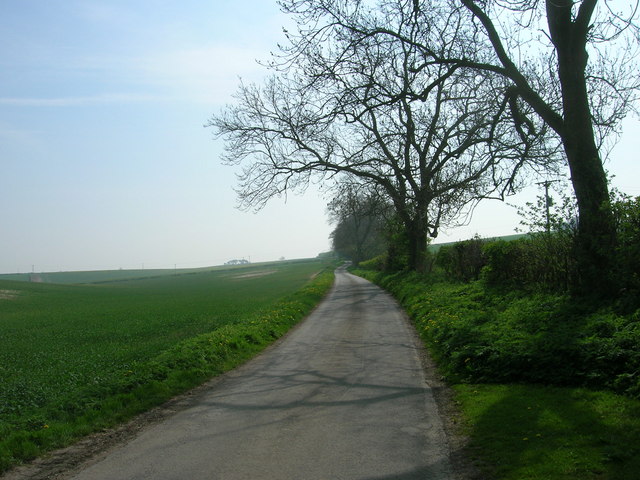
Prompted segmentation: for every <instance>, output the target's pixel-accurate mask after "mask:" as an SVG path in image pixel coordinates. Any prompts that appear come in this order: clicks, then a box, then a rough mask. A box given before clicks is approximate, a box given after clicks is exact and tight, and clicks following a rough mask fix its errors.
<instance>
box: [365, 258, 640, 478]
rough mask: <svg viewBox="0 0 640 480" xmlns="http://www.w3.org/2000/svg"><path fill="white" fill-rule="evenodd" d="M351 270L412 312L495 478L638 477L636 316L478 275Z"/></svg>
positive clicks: (639, 414)
mask: <svg viewBox="0 0 640 480" xmlns="http://www.w3.org/2000/svg"><path fill="white" fill-rule="evenodd" d="M355 273H358V274H361V275H362V276H364V277H366V278H369V279H370V280H373V281H375V282H376V283H378V284H380V285H381V286H383V287H385V288H387V289H388V290H389V291H390V292H391V293H392V294H393V295H394V296H395V297H396V298H397V299H398V300H399V302H400V303H401V305H402V306H403V307H404V308H405V310H406V311H407V313H408V314H409V315H410V316H411V318H412V320H413V321H414V324H415V325H416V329H417V331H418V333H419V334H420V335H421V337H422V339H423V340H424V342H425V345H426V346H427V348H428V349H429V351H430V352H431V353H432V355H433V357H434V359H435V360H436V362H437V363H438V366H439V368H440V370H441V373H442V374H443V375H444V376H445V378H446V379H447V380H448V382H449V383H450V384H452V385H453V386H454V389H455V391H456V396H457V399H458V402H459V406H460V409H461V411H462V414H463V416H464V418H465V428H466V431H467V433H468V434H469V436H470V438H471V442H472V446H473V449H474V450H473V451H474V452H475V453H476V455H477V458H478V459H479V460H480V463H481V465H484V466H485V467H486V470H487V472H488V473H489V474H490V475H491V477H492V478H495V479H509V480H511V479H513V480H516V479H517V480H528V479H531V480H533V479H540V480H542V479H544V480H560V479H563V480H564V479H575V478H579V479H587V480H590V479H607V480H608V479H610V480H631V479H636V478H638V473H637V472H639V471H640V460H639V459H640V400H638V399H637V398H630V397H632V396H637V395H638V390H637V379H636V378H635V377H636V376H637V372H638V362H639V358H640V357H639V350H640V349H639V348H638V339H639V338H640V335H638V332H639V330H640V328H639V322H638V319H637V318H636V316H631V317H620V316H618V315H615V314H614V313H612V312H610V311H596V312H593V311H585V310H583V309H581V308H579V306H578V307H575V306H572V305H571V304H570V300H569V299H567V298H565V297H562V296H557V295H542V294H536V295H530V294H526V293H523V292H506V293H505V292H498V291H495V290H491V289H486V288H484V286H483V284H482V283H481V282H475V283H472V284H466V285H463V284H451V283H446V282H434V281H430V280H429V279H426V278H424V277H422V276H419V275H416V274H395V275H390V276H385V275H381V274H376V273H374V272H367V271H357V272H355ZM634 371H635V372H636V374H634ZM544 384H547V385H549V384H555V385H556V386H554V387H552V386H542V385H544ZM578 385H583V386H584V385H593V386H594V388H593V389H587V388H577V386H578ZM596 386H597V387H596ZM603 388H610V389H612V390H620V391H624V392H626V393H627V395H628V396H622V395H619V394H616V393H614V392H607V391H598V390H602V389H603Z"/></svg>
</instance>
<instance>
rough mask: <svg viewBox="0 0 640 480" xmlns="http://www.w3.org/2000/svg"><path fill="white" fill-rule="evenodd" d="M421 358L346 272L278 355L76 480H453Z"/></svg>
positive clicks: (387, 304)
mask: <svg viewBox="0 0 640 480" xmlns="http://www.w3.org/2000/svg"><path fill="white" fill-rule="evenodd" d="M419 352H420V350H419V348H418V347H417V343H416V340H415V338H414V334H412V331H411V328H410V327H409V326H408V324H407V322H406V320H405V318H404V316H403V313H402V312H401V311H400V310H399V308H398V307H397V306H396V303H395V302H394V301H393V300H392V299H391V297H389V296H388V295H387V294H386V293H384V292H383V291H382V290H380V289H379V288H377V287H376V286H374V285H372V284H371V283H369V282H367V281H365V280H363V279H361V278H358V277H355V276H353V275H350V274H348V273H345V272H344V271H341V270H339V271H338V272H337V273H336V283H335V286H334V288H333V290H332V292H331V294H330V295H329V296H328V297H327V299H326V300H325V301H324V302H323V303H322V304H321V305H320V306H319V307H318V308H317V309H316V310H315V312H314V313H313V314H312V315H311V316H310V317H309V318H307V319H306V320H305V321H304V322H303V323H302V324H301V325H300V326H298V327H297V328H296V329H295V330H294V331H293V332H291V334H290V335H288V336H287V337H286V338H285V339H284V340H283V341H282V342H280V343H279V344H278V345H277V346H275V347H274V348H271V349H269V350H267V351H266V352H265V353H263V354H262V355H260V356H258V357H257V358H255V359H254V360H252V361H251V362H249V363H248V364H246V365H244V366H243V367H241V368H239V369H237V370H236V371H234V372H231V373H230V374H228V375H227V376H226V377H225V378H224V379H223V380H222V381H221V382H218V383H217V384H215V386H213V387H212V388H211V389H210V390H208V391H206V392H205V393H204V394H202V396H201V397H200V398H199V400H198V402H196V404H194V405H193V406H191V407H189V408H188V409H186V410H183V411H180V412H179V413H177V414H175V415H174V416H172V417H170V418H169V419H167V420H165V421H163V422H162V423H159V424H156V425H152V426H150V427H148V428H147V429H145V430H143V431H142V432H141V433H140V434H139V435H138V436H137V437H136V438H134V439H133V440H131V441H129V442H128V443H127V444H125V445H122V446H119V447H116V448H115V449H112V450H111V451H110V452H108V453H107V454H105V455H104V456H103V458H101V459H99V460H97V461H94V462H93V463H92V464H90V465H89V466H87V467H86V468H85V469H84V470H82V471H80V472H79V473H77V474H76V475H75V476H74V477H72V478H74V479H76V480H98V479H104V480H107V479H108V480H114V479H116V480H133V479H154V480H168V479H189V480H199V479H208V480H211V479H223V480H236V479H251V480H256V479H276V480H289V479H291V480H294V479H295V480H315V479H318V480H320V479H327V480H328V479H345V480H346V479H357V480H369V479H370V480H374V479H375V480H378V479H399V480H405V479H407V480H408V479H423V480H427V479H428V480H444V479H449V478H451V466H450V462H449V459H448V456H447V445H446V440H445V436H444V433H443V430H442V426H441V422H440V419H439V417H438V414H437V411H436V405H435V402H434V399H433V395H432V393H431V390H430V388H429V386H428V385H427V384H426V382H425V379H424V375H423V370H422V364H421V361H420V357H419Z"/></svg>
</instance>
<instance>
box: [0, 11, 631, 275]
mask: <svg viewBox="0 0 640 480" xmlns="http://www.w3.org/2000/svg"><path fill="white" fill-rule="evenodd" d="M286 21H287V19H286V18H285V17H283V16H282V15H281V14H280V12H279V11H278V8H277V5H276V4H275V1H273V0H253V1H243V2H231V1H220V0H218V1H202V0H198V1H196V0H180V1H177V0H167V1H159V0H157V1H150V0H144V1H140V0H136V1H131V0H127V1H124V0H109V1H107V0H102V1H101V0H46V1H45V0H2V1H1V2H0V69H1V71H2V75H0V172H1V174H0V222H1V224H2V234H1V235H0V272H1V273H5V272H16V271H22V272H24V271H31V268H32V265H33V266H34V268H35V270H36V271H57V270H84V269H111V268H120V267H122V268H140V267H141V266H142V265H143V264H144V266H145V268H160V267H173V266H174V264H177V266H178V267H196V266H206V265H213V264H220V263H223V262H225V261H227V260H229V259H232V258H242V257H245V258H249V257H250V258H251V260H252V261H263V260H276V259H278V258H279V257H281V256H284V257H286V258H300V257H309V256H315V255H316V254H318V253H319V252H321V251H326V250H327V249H328V248H329V240H328V235H329V233H330V231H331V227H330V226H329V225H327V221H326V217H325V205H326V203H327V199H325V198H322V196H321V195H320V194H319V193H318V192H317V191H315V190H313V191H309V192H307V194H305V195H304V196H293V195H292V196H289V198H288V201H287V202H286V203H285V201H284V199H275V200H273V201H272V202H271V203H270V204H269V205H268V206H267V207H266V208H265V209H264V210H262V211H261V212H259V213H257V214H253V213H246V212H241V211H238V210H237V209H235V208H234V207H235V204H236V200H235V194H234V192H233V189H232V188H233V185H234V184H235V178H234V174H235V171H234V169H233V168H231V167H227V166H223V165H221V164H220V161H219V154H220V152H221V150H222V142H221V141H219V140H218V141H214V140H213V139H212V137H211V133H212V132H211V131H209V130H208V129H205V128H203V124H204V123H206V121H207V119H208V118H209V117H210V116H211V115H212V114H213V113H215V112H217V111H218V110H219V108H220V107H221V106H222V105H224V104H225V103H228V102H230V101H231V100H232V99H231V94H232V93H233V92H234V91H235V90H236V87H237V84H238V78H239V77H242V78H243V79H245V80H248V81H252V80H259V79H260V78H261V77H262V76H263V75H264V74H265V69H264V68H263V67H260V66H259V65H258V64H257V63H256V59H263V60H264V59H267V58H268V57H269V52H270V51H271V50H275V49H276V43H277V42H278V41H282V40H283V38H282V33H281V27H282V25H283V23H284V22H286ZM638 123H639V122H638V121H637V120H631V121H629V122H627V124H626V125H625V130H626V132H625V136H624V137H623V139H622V142H621V143H620V144H619V146H618V147H617V149H616V150H615V151H614V154H613V155H612V161H611V162H610V163H609V164H608V168H609V170H611V171H612V172H613V173H614V174H616V175H617V176H618V179H617V180H616V182H615V183H616V184H618V185H619V186H621V188H622V189H623V190H624V191H626V192H628V193H631V194H635V195H640V180H639V179H638V176H637V174H636V171H637V169H636V166H635V165H636V164H635V160H636V158H637V155H638V151H640V143H639V139H640V128H639V127H638ZM632 157H633V158H632ZM528 195H529V196H527V195H524V196H522V197H520V198H518V199H515V200H514V201H515V202H516V203H523V202H524V201H525V200H526V199H528V198H530V196H531V192H529V194H528ZM517 223H518V218H517V216H516V215H515V213H514V211H513V209H512V208H510V207H506V206H501V205H498V204H497V203H496V202H490V203H488V204H487V205H484V206H481V207H480V208H479V209H478V210H477V211H476V216H475V217H474V221H473V223H472V224H471V225H470V226H468V227H464V228H460V229H455V230H451V231H448V232H443V235H442V236H441V238H439V240H441V241H447V240H452V239H454V240H457V239H460V238H466V237H468V236H470V235H473V234H474V233H476V232H478V233H480V234H481V235H504V234H511V233H513V229H514V227H515V226H517Z"/></svg>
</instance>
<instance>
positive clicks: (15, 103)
mask: <svg viewBox="0 0 640 480" xmlns="http://www.w3.org/2000/svg"><path fill="white" fill-rule="evenodd" d="M163 99H164V100H166V98H163V97H159V96H153V95H137V94H100V95H90V96H82V97H58V98H21V97H0V105H5V106H12V107H83V106H93V105H107V104H116V103H140V102H157V101H159V100H163Z"/></svg>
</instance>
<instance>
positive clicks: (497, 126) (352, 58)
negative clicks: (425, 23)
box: [209, 2, 553, 270]
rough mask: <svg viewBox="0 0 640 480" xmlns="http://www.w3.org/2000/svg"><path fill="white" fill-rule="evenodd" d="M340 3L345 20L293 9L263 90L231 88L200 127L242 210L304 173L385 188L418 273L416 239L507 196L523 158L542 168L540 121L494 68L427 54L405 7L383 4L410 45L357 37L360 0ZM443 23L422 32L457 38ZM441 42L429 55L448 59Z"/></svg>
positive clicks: (545, 158)
mask: <svg viewBox="0 0 640 480" xmlns="http://www.w3.org/2000/svg"><path fill="white" fill-rule="evenodd" d="M300 3H301V4H305V3H307V4H316V3H317V4H324V3H327V4H330V3H332V2H300ZM338 3H341V4H342V2H338ZM348 5H351V4H348V3H346V2H345V3H344V5H342V7H344V8H343V9H342V10H339V11H338V12H337V14H339V15H340V16H341V17H342V19H343V20H345V19H346V20H349V19H350V20H352V21H353V23H352V24H350V25H344V24H343V23H342V21H335V20H336V17H335V16H334V15H333V13H335V12H332V11H330V10H322V9H321V10H318V11H317V12H316V13H318V12H319V13H321V15H315V14H314V15H306V14H305V15H301V16H298V17H297V19H298V21H299V26H300V30H299V32H298V33H297V34H290V35H289V38H290V42H291V43H290V45H289V46H288V47H285V48H283V49H282V55H281V57H280V58H279V59H278V61H277V62H276V63H275V64H274V65H273V67H274V68H275V69H276V74H275V75H274V76H273V77H271V79H270V80H268V81H267V82H266V83H265V85H264V86H262V87H258V86H251V85H249V86H247V85H242V86H241V87H240V90H239V92H238V94H237V103H236V104H234V105H232V106H229V107H227V108H226V109H225V110H224V111H223V112H222V113H221V114H219V115H217V116H214V117H213V118H212V119H211V121H210V124H209V125H210V126H213V127H214V128H215V130H216V133H217V134H218V135H220V136H224V137H225V139H226V153H225V157H224V159H225V160H226V161H227V162H228V163H230V164H243V165H244V169H243V173H242V175H241V176H240V186H239V189H238V192H239V195H240V198H241V200H242V201H243V203H244V205H245V206H261V205H263V204H264V203H265V202H266V201H268V200H269V199H270V198H272V197H273V196H274V195H280V194H282V193H284V192H285V191H288V190H291V189H296V188H305V186H306V185H308V182H309V181H311V179H312V178H314V177H315V178H316V179H323V180H331V179H337V178H340V176H345V175H347V176H351V177H356V178H358V179H359V181H360V182H361V183H364V184H365V185H366V184H370V185H373V186H375V188H376V189H378V190H382V191H384V192H385V194H386V195H387V196H388V198H389V200H390V202H391V203H392V205H393V206H394V208H395V211H396V213H397V216H398V218H399V219H400V220H401V222H402V224H403V226H404V229H405V231H406V235H407V238H408V239H409V257H410V258H409V264H410V268H413V269H417V270H421V269H423V268H424V266H425V265H424V262H425V255H426V248H427V238H428V237H432V238H434V237H436V236H437V235H438V231H439V228H440V226H441V225H443V224H447V223H449V222H453V221H455V219H456V218H457V217H458V215H459V214H460V212H461V211H462V210H463V209H464V208H465V207H468V206H469V205H472V204H473V203H474V202H477V201H478V200H479V199H481V198H486V197H488V196H497V197H503V196H504V195H506V194H508V193H511V192H513V191H514V190H515V189H516V188H517V187H518V181H519V175H520V173H521V171H522V170H523V168H524V167H525V166H528V165H532V164H536V163H539V162H542V163H544V167H545V168H546V167H547V166H548V165H547V164H549V163H550V160H549V145H550V144H549V143H548V141H547V137H546V130H545V125H544V123H542V122H538V124H537V125H536V124H535V123H534V121H531V120H529V119H528V118H527V117H526V115H527V114H530V113H531V112H529V111H527V106H526V105H524V106H519V105H516V104H515V103H514V102H510V101H509V97H508V95H506V93H505V89H508V88H509V85H508V84H507V83H505V81H504V79H503V78H502V77H501V76H499V75H477V74H476V73H475V72H474V71H472V70H465V69H461V68H459V67H458V66H454V67H453V68H452V67H450V66H449V65H447V64H445V63H437V62H430V61H428V59H427V57H425V54H424V52H423V51H422V50H421V47H420V45H421V44H422V43H421V42H422V40H423V37H424V35H425V31H424V30H423V29H422V28H421V25H420V24H419V23H416V21H415V18H414V17H412V16H411V15H404V14H399V15H398V14H397V12H395V11H389V12H387V11H385V10H384V9H383V11H382V14H383V15H387V16H386V18H385V21H386V22H387V25H393V26H394V28H395V30H396V31H399V32H403V35H406V36H407V38H409V39H410V41H409V42H407V41H406V38H404V37H403V38H400V37H399V36H395V37H394V36H389V35H387V36H378V35H362V34H361V31H360V30H358V29H355V28H353V27H354V25H358V23H357V22H356V19H357V20H358V21H360V20H361V19H360V17H358V15H359V11H358V8H359V7H360V2H354V3H353V7H351V6H348ZM290 7H293V6H292V5H290ZM342 7H341V8H342ZM307 13H309V12H307ZM400 13H402V12H400ZM350 17H353V18H350ZM363 18H364V19H365V20H366V18H367V17H363ZM450 21H451V22H452V23H448V21H447V19H445V21H444V23H441V24H437V23H434V24H433V25H432V27H433V29H434V30H433V31H429V32H427V33H428V34H429V35H434V34H440V35H443V36H449V37H451V38H453V37H457V35H458V31H457V30H456V23H458V22H457V19H455V18H451V19H450ZM435 30H437V31H435ZM450 45H451V46H456V45H458V43H457V42H453V41H452V42H451V43H450ZM450 45H449V44H447V43H446V42H445V43H443V44H442V45H441V46H440V48H441V51H440V54H441V55H443V56H446V55H451V52H448V50H449V49H450V48H451V46H450ZM523 118H525V120H523ZM551 146H553V145H551Z"/></svg>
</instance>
